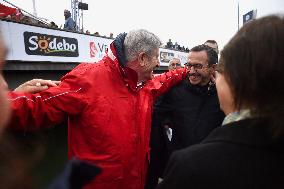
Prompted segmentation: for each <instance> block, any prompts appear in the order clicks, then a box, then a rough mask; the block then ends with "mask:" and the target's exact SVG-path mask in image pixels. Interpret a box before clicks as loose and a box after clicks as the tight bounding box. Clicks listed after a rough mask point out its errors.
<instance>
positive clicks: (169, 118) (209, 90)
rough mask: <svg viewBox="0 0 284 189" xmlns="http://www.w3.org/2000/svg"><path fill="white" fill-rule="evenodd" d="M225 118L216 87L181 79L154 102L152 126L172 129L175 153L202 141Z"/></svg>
mask: <svg viewBox="0 0 284 189" xmlns="http://www.w3.org/2000/svg"><path fill="white" fill-rule="evenodd" d="M224 116H225V115H224V113H223V112H222V111H221V110H220V105H219V99H218V96H217V91H216V88H215V85H206V86H194V85H191V84H190V83H189V81H188V80H184V81H182V82H181V83H180V84H178V85H177V86H175V87H174V88H173V89H171V90H170V91H169V92H168V93H167V94H165V95H164V96H163V97H162V98H161V99H160V100H159V101H158V102H157V103H156V105H155V108H154V116H153V125H156V126H160V125H163V124H164V123H167V124H168V125H170V126H171V128H172V129H173V136H172V147H173V150H177V149H181V148H186V147H188V146H190V145H193V144H197V143H199V142H201V141H202V140H203V139H204V138H205V137H207V136H208V134H209V133H210V132H211V131H212V130H213V129H215V128H216V127H218V126H220V125H221V123H222V121H223V119H224ZM153 127H154V126H153Z"/></svg>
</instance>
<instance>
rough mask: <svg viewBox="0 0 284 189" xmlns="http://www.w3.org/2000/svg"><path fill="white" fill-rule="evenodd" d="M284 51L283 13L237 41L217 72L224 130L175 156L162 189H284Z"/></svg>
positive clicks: (245, 30) (252, 25)
mask: <svg viewBox="0 0 284 189" xmlns="http://www.w3.org/2000/svg"><path fill="white" fill-rule="evenodd" d="M283 52H284V15H283V14H282V15H270V16H266V17H263V18H259V19H256V20H254V21H251V22H249V23H247V24H245V25H244V26H243V27H242V28H241V29H240V30H239V31H238V32H237V34H236V35H235V36H233V38H232V39H231V40H230V41H229V43H228V44H227V45H226V46H225V47H224V49H223V50H222V52H221V58H220V63H219V65H218V68H217V70H218V73H217V77H216V85H217V90H218V96H219V99H220V106H221V108H222V110H223V111H224V112H225V114H226V117H225V119H224V121H223V123H222V127H219V128H217V129H215V130H214V131H213V132H211V134H210V135H209V136H208V137H207V138H206V139H205V140H203V141H202V143H201V144H197V145H194V146H191V147H189V148H186V149H183V150H180V151H177V152H176V153H174V154H173V155H172V157H171V159H170V161H169V163H168V166H167V168H166V171H165V177H164V180H163V181H162V182H161V183H160V185H159V186H158V189H172V188H179V189H185V188H218V189H227V188H231V189H239V188H255V189H256V188H257V189H266V188H270V189H278V188H283V187H284V181H283V179H284V174H283V170H284V162H283V159H284V148H283V146H284V88H283V86H284V75H283V70H284V56H283Z"/></svg>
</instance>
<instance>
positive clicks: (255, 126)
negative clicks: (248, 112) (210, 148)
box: [202, 118, 284, 151]
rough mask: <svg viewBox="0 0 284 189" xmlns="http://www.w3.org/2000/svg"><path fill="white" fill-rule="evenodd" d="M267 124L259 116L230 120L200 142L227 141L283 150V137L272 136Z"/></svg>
mask: <svg viewBox="0 0 284 189" xmlns="http://www.w3.org/2000/svg"><path fill="white" fill-rule="evenodd" d="M269 126H270V125H269V121H268V120H267V119H261V118H250V119H244V120H240V121H236V122H232V123H229V124H226V125H224V126H223V127H219V128H217V129H215V130H213V131H212V132H211V133H210V134H209V136H208V137H207V138H206V139H205V140H204V141H202V143H210V142H228V143H235V144H245V145H249V146H255V147H257V146H263V147H269V148H270V149H277V150H281V151H284V149H283V145H284V140H283V138H273V137H272V134H271V131H270V127H269Z"/></svg>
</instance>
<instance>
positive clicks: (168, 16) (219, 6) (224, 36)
mask: <svg viewBox="0 0 284 189" xmlns="http://www.w3.org/2000/svg"><path fill="white" fill-rule="evenodd" d="M0 2H3V0H0ZM9 2H11V3H13V4H15V5H17V6H19V7H20V8H22V9H24V10H26V11H28V12H30V13H33V4H32V0H10V1H9ZM35 2H36V10H37V15H38V16H39V17H43V18H47V19H49V20H50V21H54V22H55V23H56V24H57V25H58V26H60V25H63V24H64V16H63V11H64V9H69V10H70V9H71V0H35ZM83 2H85V3H87V4H88V5H89V10H87V11H84V29H88V30H90V31H91V33H94V32H95V31H98V32H99V33H100V34H101V35H106V36H109V33H110V32H113V33H114V35H115V36H116V35H117V34H118V33H120V32H124V31H125V32H127V31H129V30H131V29H139V28H143V29H147V30H149V31H151V32H153V33H155V34H156V35H158V36H159V37H160V38H161V40H162V41H163V43H164V44H165V43H166V42H167V41H168V39H172V41H173V42H178V43H179V44H181V45H184V46H188V47H189V48H191V47H193V46H195V45H198V44H201V43H203V42H204V41H206V40H207V39H215V40H216V41H217V42H218V43H219V46H220V49H222V47H223V46H224V45H225V44H226V43H227V42H228V40H229V39H230V38H231V37H232V36H233V35H234V34H235V32H236V31H237V29H238V16H237V15H238V2H239V7H240V27H241V26H242V21H243V20H242V15H243V14H245V13H247V12H248V11H250V10H253V9H257V17H261V16H264V15H267V14H271V13H284V0H239V1H237V0H100V1H99V0H83Z"/></svg>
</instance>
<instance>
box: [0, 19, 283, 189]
mask: <svg viewBox="0 0 284 189" xmlns="http://www.w3.org/2000/svg"><path fill="white" fill-rule="evenodd" d="M161 45H162V43H161V41H160V39H159V38H158V36H156V35H155V34H153V33H151V32H149V31H147V30H144V29H138V30H132V31H129V32H128V33H121V34H119V35H118V36H117V37H116V38H115V40H114V41H113V42H112V43H111V45H110V49H109V51H108V53H107V55H105V57H104V58H103V59H102V60H100V61H98V62H97V63H96V64H84V63H82V64H80V65H78V66H77V67H76V68H74V69H73V70H72V71H71V72H69V73H68V74H66V75H65V76H64V77H62V79H61V81H60V82H55V81H49V80H39V79H35V80H32V81H28V82H26V83H24V84H22V85H20V86H19V87H18V88H16V89H15V90H14V91H8V89H7V85H6V83H5V80H4V79H3V77H2V76H1V77H0V87H1V90H0V111H1V113H0V128H1V132H2V135H3V133H4V132H5V131H4V130H5V128H6V129H9V130H16V131H18V132H25V131H37V130H41V129H43V128H50V127H52V126H54V125H57V124H58V123H60V122H62V121H63V120H65V119H66V118H67V117H68V120H69V121H68V158H69V159H70V162H69V163H68V166H67V170H65V171H64V172H63V175H62V176H61V177H59V178H57V179H56V180H55V181H54V182H53V183H52V184H51V185H50V189H51V188H84V189H150V188H158V189H172V188H209V187H210V188H212V187H213V188H223V189H227V188H258V189H259V188H282V187H283V186H284V183H283V177H284V174H283V169H284V164H283V158H284V151H283V145H284V126H283V125H284V120H283V118H284V88H283V86H284V78H283V74H282V70H283V69H284V59H283V58H284V56H283V52H284V16H283V15H271V16H266V17H263V18H259V19H256V20H254V21H251V22H249V23H247V24H245V25H244V26H243V27H242V28H241V29H240V30H239V31H238V32H237V33H236V34H235V35H234V36H233V37H232V39H231V40H230V41H229V42H228V44H227V45H226V46H225V47H224V49H223V50H222V51H221V53H220V60H218V54H219V50H218V45H217V43H216V41H214V40H207V41H206V42H205V43H204V44H200V45H196V46H195V47H193V48H192V49H190V51H189V54H188V58H187V63H186V64H185V67H184V68H182V67H181V64H180V60H179V59H176V58H174V59H173V60H171V61H170V66H169V71H168V72H165V73H162V74H160V75H157V76H155V77H154V75H153V70H154V69H155V68H156V67H158V66H159V64H160V63H159V47H160V46H161ZM5 53H6V48H5V46H4V44H3V42H2V41H0V64H1V66H3V64H4V62H5ZM1 68H2V67H1ZM169 129H171V130H172V134H169V133H168V131H169ZM149 145H150V147H151V148H150V147H149ZM0 150H2V151H3V149H0ZM74 158H75V160H74ZM2 164H3V165H1V166H4V165H5V166H6V164H5V162H2ZM9 165H10V164H9ZM11 165H12V164H11ZM70 167H71V168H70ZM0 170H1V168H0ZM6 170H7V168H6ZM66 172H67V174H66ZM1 175H3V174H0V177H2V176H1ZM66 175H67V176H66ZM79 175H81V176H79ZM82 175H83V176H82ZM10 176H11V177H13V175H12V173H11V175H10ZM17 176H18V177H17V178H24V177H25V178H26V176H27V174H24V173H23V172H21V174H18V175H17ZM3 178H4V177H3ZM5 178H9V175H8V176H7V175H6V177H5ZM0 179H2V178H0ZM20 180H21V179H19V180H18V181H20ZM4 181H5V182H6V183H7V186H8V184H9V186H11V187H10V188H13V184H15V185H16V184H19V183H15V182H9V179H5V180H4ZM4 181H3V182H4ZM1 183H2V182H1ZM15 185H14V188H16V187H15ZM16 186H17V187H18V186H19V185H16Z"/></svg>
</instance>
